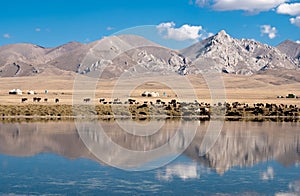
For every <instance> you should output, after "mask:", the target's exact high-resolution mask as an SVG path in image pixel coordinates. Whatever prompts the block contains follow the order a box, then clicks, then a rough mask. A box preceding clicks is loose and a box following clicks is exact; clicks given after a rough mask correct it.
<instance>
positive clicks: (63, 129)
mask: <svg viewBox="0 0 300 196" xmlns="http://www.w3.org/2000/svg"><path fill="white" fill-rule="evenodd" d="M189 123H192V126H191V124H189V126H190V127H194V126H197V131H196V135H195V137H194V139H193V140H192V142H191V144H190V145H189V146H188V148H187V149H186V150H185V151H184V152H183V155H185V156H187V157H188V158H189V159H191V160H193V162H192V163H189V164H181V165H173V166H168V167H166V169H165V171H164V172H163V173H159V174H157V177H158V178H159V179H161V180H170V179H172V178H173V177H174V176H177V177H179V178H181V179H189V178H199V176H200V173H199V172H198V170H199V165H201V166H203V167H206V168H210V169H212V170H215V171H216V172H217V173H219V174H223V173H224V172H226V171H227V170H229V169H230V168H232V167H235V166H239V167H245V166H253V165H255V164H258V163H261V162H265V161H267V160H276V161H277V162H279V163H281V164H282V165H284V166H289V165H295V164H299V163H300V131H299V123H286V122H225V124H224V127H223V130H222V132H221V135H220V136H219V137H218V138H217V140H216V143H215V145H213V146H212V148H210V150H209V152H208V153H206V154H205V155H202V154H201V152H202V149H201V148H202V146H203V145H202V141H203V137H204V135H205V134H206V130H207V126H208V123H207V122H199V121H191V122H189ZM187 124H188V123H186V122H180V121H174V120H171V121H168V122H167V123H166V124H165V126H163V127H162V128H161V130H160V131H158V132H156V133H155V134H153V135H150V136H147V137H141V136H134V135H132V134H131V133H128V132H124V131H122V129H121V128H120V127H118V126H117V124H115V123H114V122H109V121H107V122H102V125H103V127H104V130H105V133H106V135H107V136H108V137H109V138H110V139H111V140H112V141H113V142H114V143H117V144H118V145H120V146H122V147H123V148H125V149H129V150H134V151H139V152H143V151H145V150H153V149H157V148H159V147H161V146H163V145H167V146H169V147H170V148H168V149H169V150H170V149H171V151H169V154H168V153H167V151H165V152H164V154H160V155H163V156H170V155H172V153H174V152H175V151H180V150H182V149H183V147H185V146H184V145H185V142H186V141H188V140H189V139H190V138H188V137H189V135H188V134H187V135H185V134H184V133H183V132H182V131H184V130H185V131H188V130H189V129H184V126H185V125H187ZM87 127H88V126H87ZM87 127H86V128H87ZM178 127H182V128H181V129H180V130H181V132H179V133H181V134H178V131H177V129H178ZM77 131H78V130H77V129H76V126H75V124H74V122H36V123H25V122H22V123H0V153H1V154H5V155H13V156H33V155H35V154H39V153H43V152H51V153H55V154H59V155H62V156H64V157H67V158H71V159H76V158H80V157H83V158H88V159H92V160H95V161H97V162H99V163H101V164H104V163H103V162H102V161H101V160H100V159H99V158H97V157H96V156H95V155H94V154H93V153H91V151H90V150H89V149H90V147H88V148H87V146H86V144H85V143H84V142H83V141H82V139H81V137H80V136H79V134H78V132H77ZM86 133H87V135H89V136H90V134H91V132H89V131H88V130H87V131H86ZM174 135H176V137H177V139H176V140H175V142H173V143H170V138H174ZM192 136H193V135H192ZM92 138H93V139H94V140H95V141H96V142H97V143H98V144H100V147H101V148H104V149H105V150H107V151H108V152H109V154H110V155H111V156H118V157H119V158H120V159H119V161H120V162H122V163H123V164H124V163H128V164H134V161H135V159H133V160H132V159H130V157H126V156H123V157H122V155H121V154H120V153H119V152H117V151H113V150H112V149H109V146H107V145H106V143H105V141H104V140H103V137H102V136H101V137H99V135H98V136H97V135H95V136H93V137H92ZM97 148H99V145H98V146H97ZM172 150H173V151H172ZM163 158H164V157H161V156H156V157H151V158H149V159H146V158H145V159H144V163H143V164H147V163H149V162H155V161H157V160H158V159H163ZM137 161H140V160H137ZM139 164H142V163H139ZM274 175H275V174H274V170H273V168H267V169H266V171H264V172H262V173H261V176H260V178H261V179H262V180H269V179H272V178H274ZM296 184H297V183H296ZM291 186H293V187H296V185H291ZM294 189H296V188H294Z"/></svg>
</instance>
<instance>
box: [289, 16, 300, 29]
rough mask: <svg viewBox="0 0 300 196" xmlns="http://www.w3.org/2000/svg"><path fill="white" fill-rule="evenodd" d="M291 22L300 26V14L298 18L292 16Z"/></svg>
mask: <svg viewBox="0 0 300 196" xmlns="http://www.w3.org/2000/svg"><path fill="white" fill-rule="evenodd" d="M290 22H291V24H293V25H296V26H298V27H300V16H297V17H296V18H291V19H290Z"/></svg>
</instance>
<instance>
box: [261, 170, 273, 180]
mask: <svg viewBox="0 0 300 196" xmlns="http://www.w3.org/2000/svg"><path fill="white" fill-rule="evenodd" d="M273 178H274V170H273V168H272V167H268V169H267V171H265V172H263V173H262V174H261V179H262V180H273Z"/></svg>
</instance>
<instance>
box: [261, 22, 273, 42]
mask: <svg viewBox="0 0 300 196" xmlns="http://www.w3.org/2000/svg"><path fill="white" fill-rule="evenodd" d="M260 32H261V35H262V36H263V35H268V37H269V38H270V39H274V38H275V37H276V36H277V29H276V27H272V26H271V25H262V26H260Z"/></svg>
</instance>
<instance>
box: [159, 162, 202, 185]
mask: <svg viewBox="0 0 300 196" xmlns="http://www.w3.org/2000/svg"><path fill="white" fill-rule="evenodd" d="M174 176H177V177H179V178H181V179H182V180H187V179H195V178H199V175H198V171H197V164H196V163H192V164H186V165H184V164H178V165H171V166H167V168H166V171H165V173H164V174H162V173H158V174H157V178H158V179H159V180H166V181H169V180H172V178H173V177H174Z"/></svg>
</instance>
